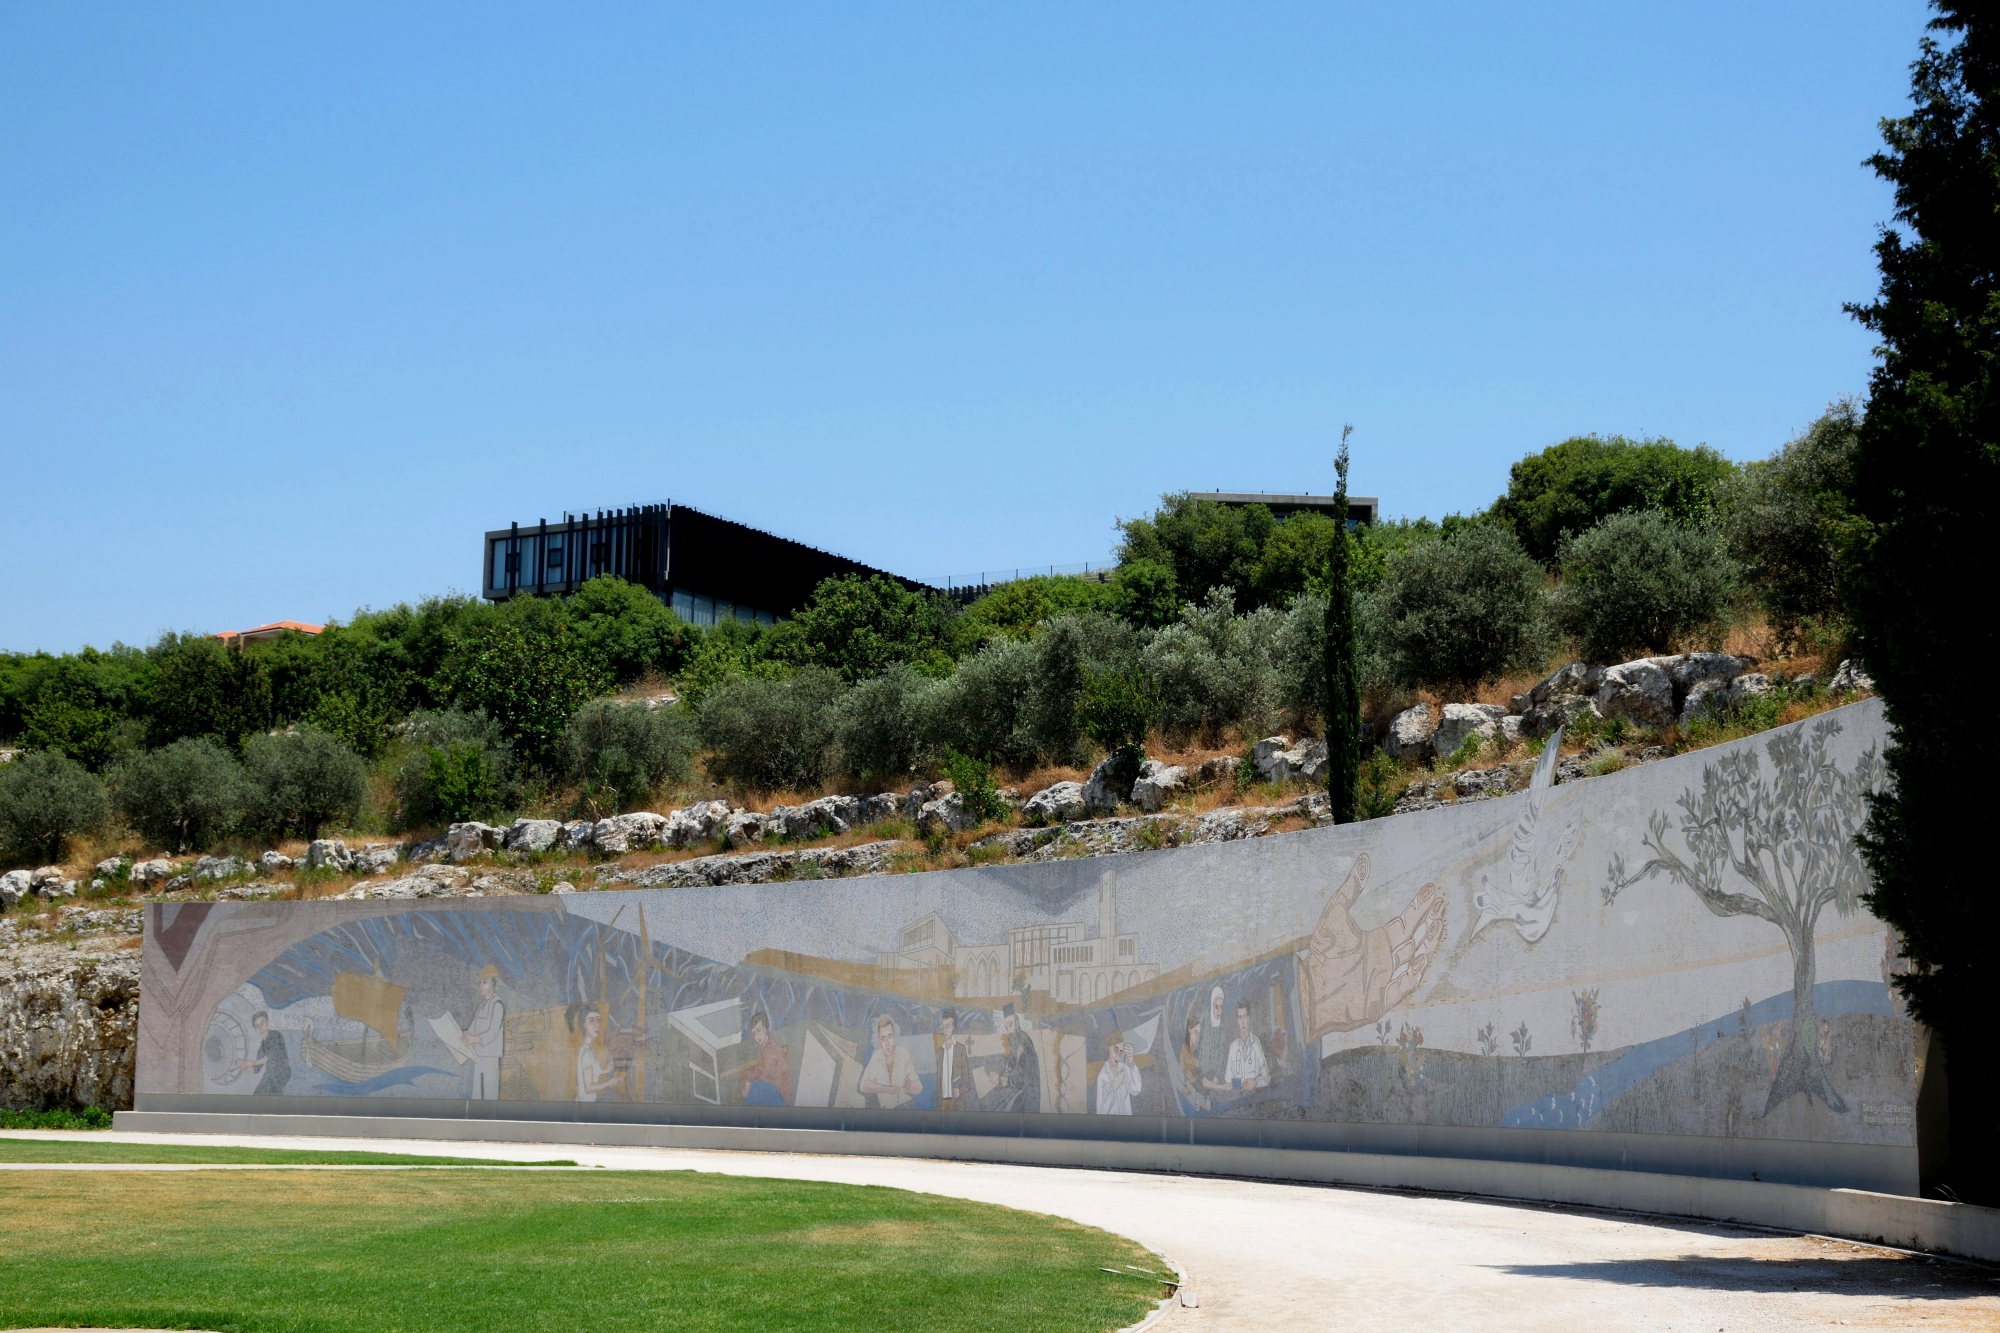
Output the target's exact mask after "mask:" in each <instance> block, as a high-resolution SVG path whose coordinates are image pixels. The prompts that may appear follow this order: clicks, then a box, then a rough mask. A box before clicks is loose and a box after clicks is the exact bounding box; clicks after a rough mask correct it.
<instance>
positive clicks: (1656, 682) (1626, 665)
mask: <svg viewBox="0 0 2000 1333" xmlns="http://www.w3.org/2000/svg"><path fill="white" fill-rule="evenodd" d="M1597 711H1598V712H1599V713H1600V714H1602V715H1603V716H1604V717H1606V718H1608V719H1614V720H1615V719H1622V720H1624V721H1626V722H1629V723H1631V724H1632V725H1634V726H1638V727H1651V728H1655V729H1658V728H1661V727H1670V726H1672V725H1673V723H1674V682H1673V677H1671V676H1669V675H1668V674H1667V672H1666V670H1665V669H1664V668H1663V667H1661V666H1660V664H1659V662H1658V661H1656V660H1654V659H1653V658H1650V657H1642V658H1639V659H1638V660H1637V661H1632V662H1621V663H1619V664H1618V665H1617V666H1614V667H1607V668H1606V669H1605V672H1604V679H1603V681H1602V682H1601V683H1599V685H1598V687H1597Z"/></svg>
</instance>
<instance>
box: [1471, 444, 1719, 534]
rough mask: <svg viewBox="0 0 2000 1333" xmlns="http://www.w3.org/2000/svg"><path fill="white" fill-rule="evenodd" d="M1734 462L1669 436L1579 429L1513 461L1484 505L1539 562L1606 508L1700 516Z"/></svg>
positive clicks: (1685, 519)
mask: <svg viewBox="0 0 2000 1333" xmlns="http://www.w3.org/2000/svg"><path fill="white" fill-rule="evenodd" d="M1733 470H1734V469H1733V468H1732V467H1731V465H1730V463H1729V460H1728V459H1726V458H1724V457H1723V456H1722V455H1721V454H1718V453H1717V452H1716V451H1715V450H1713V449H1711V448H1709V447H1708V446H1707V445H1705V444H1704V445H1697V446H1695V447H1694V448H1692V449H1683V448H1681V447H1680V446H1679V445H1677V444H1675V443H1674V442H1673V441H1672V440H1628V439H1626V438H1624V437H1623V436H1620V435H1612V436H1609V437H1606V436H1600V435H1580V436H1577V437H1575V438H1572V439H1568V440H1564V441H1563V442H1562V443H1561V444H1552V445H1550V446H1549V447H1548V448H1546V449H1544V450H1542V451H1541V452H1540V453H1538V454H1529V455H1528V456H1527V457H1526V458H1524V459H1522V460H1521V461H1520V462H1518V463H1516V464H1514V466H1513V468H1512V470H1511V471H1510V472H1509V474H1508V479H1507V493H1506V494H1505V495H1502V496H1501V497H1500V498H1499V499H1497V500H1495V501H1494V502H1493V509H1492V511H1491V512H1492V516H1493V517H1494V518H1496V519H1498V520H1499V521H1500V522H1502V523H1504V524H1506V525H1507V526H1509V527H1511V528H1512V529H1513V530H1514V535H1515V536H1516V537H1517V538H1519V539H1520V542H1521V546H1522V547H1523V549H1525V550H1526V551H1527V552H1528V554H1529V555H1531V556H1533V557H1534V558H1535V559H1536V560H1538V561H1540V562H1541V563H1543V564H1545V565H1546V564H1549V563H1551V562H1552V561H1554V560H1555V559H1556V558H1557V556H1558V554H1559V553H1560V549H1561V545H1562V539H1563V536H1564V534H1566V533H1568V534H1575V533H1582V532H1585V531H1587V530H1589V529H1590V528H1592V527H1594V526H1596V525H1597V524H1598V523H1600V522H1602V521H1603V520H1605V519H1606V518H1609V517H1610V516H1611V515H1613V514H1622V513H1627V512H1631V511H1638V510H1656V511H1659V512H1662V513H1665V514H1667V515H1669V516H1670V517H1672V518H1674V519H1677V520H1679V521H1680V522H1682V523H1684V524H1687V523H1699V522H1702V521H1705V520H1706V519H1707V518H1708V517H1709V515H1710V514H1711V512H1712V510H1713V506H1714V499H1715V488H1716V486H1717V485H1718V484H1719V483H1720V482H1721V481H1722V480H1723V479H1724V478H1725V477H1727V476H1729V474H1730V473H1731V472H1732V471H1733Z"/></svg>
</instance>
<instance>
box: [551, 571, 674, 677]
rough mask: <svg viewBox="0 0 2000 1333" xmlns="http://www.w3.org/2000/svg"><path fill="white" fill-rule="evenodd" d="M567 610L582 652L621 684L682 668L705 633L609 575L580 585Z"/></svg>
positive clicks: (635, 587)
mask: <svg viewBox="0 0 2000 1333" xmlns="http://www.w3.org/2000/svg"><path fill="white" fill-rule="evenodd" d="M563 612H564V618H565V619H566V620H567V621H568V622H569V626H570V631H571V633H572V634H573V635H574V636H575V640H576V650H577V654H578V656H579V657H581V658H582V659H583V661H585V662H587V663H589V664H590V665H591V667H592V668H593V669H594V670H596V671H600V672H602V673H604V674H605V675H608V676H609V677H610V678H611V679H612V680H613V681H615V682H616V683H617V684H619V685H629V684H631V683H632V682H633V681H635V680H637V679H639V677H641V676H643V675H645V674H646V673H647V672H648V671H657V672H659V673H661V674H662V675H672V674H673V673H674V672H676V671H679V670H680V669H681V667H682V665H683V664H684V663H685V662H686V660H687V655H688V653H689V652H690V651H691V650H692V649H693V647H694V645H695V643H696V642H697V641H698V640H699V639H700V637H701V631H700V630H698V629H696V628H695V627H694V626H692V625H690V624H688V623H687V622H686V621H685V620H682V619H681V618H680V617H679V616H678V615H676V614H675V613H674V611H673V609H672V608H670V607H669V606H667V604H666V603H664V602H662V601H661V600H660V599H659V598H657V597H655V596H653V594H652V593H650V592H647V591H646V590H645V589H644V588H642V587H640V586H639V585H638V584H636V583H627V582H626V581H625V580H624V579H621V578H616V577H613V576H612V575H609V574H601V575H599V576H598V577H596V578H594V579H591V580H590V581H589V582H587V583H585V584H584V585H583V586H582V587H581V588H578V589H577V590H576V592H575V594H574V595H573V596H571V597H570V598H569V599H568V600H567V601H566V602H564V603H563Z"/></svg>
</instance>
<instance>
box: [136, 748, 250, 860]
mask: <svg viewBox="0 0 2000 1333" xmlns="http://www.w3.org/2000/svg"><path fill="white" fill-rule="evenodd" d="M112 784H113V791H114V793H115V795H116V800H117V804H118V812H119V813H120V814H121V815H123V816H124V817H125V820H126V822H127V823H129V824H130V825H132V827H133V828H135V829H137V830H139V832H140V833H141V834H143V835H145V837H146V838H147V839H148V840H149V841H150V842H152V843H153V844H154V845H156V846H161V847H172V848H173V849H174V850H175V851H176V852H188V851H198V850H200V849H201V848H204V847H207V846H208V845H209V844H210V843H212V842H213V841H214V840H215V839H216V838H218V837H220V836H222V835H223V834H224V833H227V832H228V831H229V830H230V829H232V828H234V827H235V825H236V821H237V820H238V819H240V818H241V817H242V815H243V812H244V811H245V809H247V808H248V806H249V805H250V802H251V799H252V797H253V794H254V793H253V791H252V789H251V786H250V783H249V780H248V779H247V778H246V777H245V776H244V773H243V765H241V764H239V763H238V762H237V761H236V756H235V755H232V754H231V753H229V751H228V750H226V749H224V748H223V747H222V746H221V745H219V744H217V743H216V742H215V741H214V740H213V739H211V738H210V737H207V736H190V737H184V738H182V739H181V740H177V741H174V742H173V743H172V744H170V745H164V746H161V747H160V748H159V749H157V750H148V751H147V752H146V753H144V754H138V755H134V756H132V757H131V758H130V759H127V760H126V761H125V762H124V763H122V764H120V765H119V766H118V768H117V769H115V770H114V771H113V776H112Z"/></svg>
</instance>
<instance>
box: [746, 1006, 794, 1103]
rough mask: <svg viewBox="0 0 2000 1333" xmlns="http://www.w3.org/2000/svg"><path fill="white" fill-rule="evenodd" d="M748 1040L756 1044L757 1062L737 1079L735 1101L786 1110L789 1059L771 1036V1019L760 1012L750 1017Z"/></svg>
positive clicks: (789, 1092)
mask: <svg viewBox="0 0 2000 1333" xmlns="http://www.w3.org/2000/svg"><path fill="white" fill-rule="evenodd" d="M750 1040H751V1041H753V1042H755V1043H756V1044H757V1058H756V1059H755V1060H752V1061H751V1062H750V1063H749V1064H747V1065H745V1066H744V1067H743V1073H742V1075H741V1076H740V1077H738V1078H737V1080H736V1100H737V1101H739V1102H741V1103H743V1104H744V1105H745V1106H790V1105H791V1104H792V1097H793V1095H794V1094H793V1090H792V1065H791V1056H790V1054H789V1053H788V1052H787V1051H786V1050H785V1044H784V1043H783V1042H781V1041H779V1040H778V1039H777V1038H776V1037H773V1036H772V1035H771V1019H770V1017H769V1016H768V1015H767V1014H765V1012H764V1011H763V1010H762V1009H759V1010H757V1011H756V1012H755V1013H753V1014H751V1015H750Z"/></svg>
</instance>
